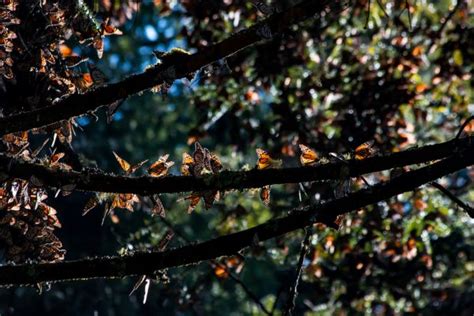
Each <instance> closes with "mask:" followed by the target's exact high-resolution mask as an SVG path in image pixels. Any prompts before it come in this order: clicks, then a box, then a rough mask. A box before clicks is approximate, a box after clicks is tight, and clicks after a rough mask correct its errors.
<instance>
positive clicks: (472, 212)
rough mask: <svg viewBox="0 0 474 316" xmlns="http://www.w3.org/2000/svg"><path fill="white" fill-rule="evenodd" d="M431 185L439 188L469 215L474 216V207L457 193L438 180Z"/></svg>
mask: <svg viewBox="0 0 474 316" xmlns="http://www.w3.org/2000/svg"><path fill="white" fill-rule="evenodd" d="M431 186H433V187H434V188H436V189H438V190H439V191H440V192H442V193H443V194H444V195H445V196H446V197H448V198H449V199H450V200H451V201H453V202H454V203H456V204H457V205H459V206H460V207H461V208H462V209H463V210H464V211H466V213H467V214H468V215H469V217H471V218H474V208H472V207H471V206H469V205H468V204H466V203H464V202H463V201H462V200H461V199H460V198H458V197H457V196H456V195H454V194H453V193H452V192H451V191H449V190H448V189H446V188H445V187H443V186H442V185H441V184H439V183H438V182H431Z"/></svg>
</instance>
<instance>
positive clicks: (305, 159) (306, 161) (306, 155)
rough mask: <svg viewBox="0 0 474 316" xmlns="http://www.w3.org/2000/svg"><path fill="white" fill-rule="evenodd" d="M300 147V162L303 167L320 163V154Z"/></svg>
mask: <svg viewBox="0 0 474 316" xmlns="http://www.w3.org/2000/svg"><path fill="white" fill-rule="evenodd" d="M299 146H300V150H301V155H300V161H301V164H302V165H303V166H312V165H315V164H316V163H317V162H318V161H319V156H318V153H316V152H315V151H314V150H312V149H311V148H309V147H307V146H305V145H303V144H300V145H299Z"/></svg>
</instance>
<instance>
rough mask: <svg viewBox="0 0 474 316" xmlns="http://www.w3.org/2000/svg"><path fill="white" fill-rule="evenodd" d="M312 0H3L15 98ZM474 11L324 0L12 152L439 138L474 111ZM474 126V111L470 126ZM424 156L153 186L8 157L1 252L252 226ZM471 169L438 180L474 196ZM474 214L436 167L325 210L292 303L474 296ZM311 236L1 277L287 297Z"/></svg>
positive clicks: (11, 309)
mask: <svg viewBox="0 0 474 316" xmlns="http://www.w3.org/2000/svg"><path fill="white" fill-rule="evenodd" d="M297 2H299V1H290V0H285V1H278V2H276V1H274V3H270V2H263V1H254V2H252V1H241V0H232V1H202V0H182V1H170V0H155V1H153V2H144V3H135V2H133V1H122V2H120V3H119V2H114V1H103V0H100V1H94V2H92V1H91V2H84V3H83V2H82V1H66V0H59V1H49V0H48V1H43V2H41V4H38V3H37V2H35V1H21V2H20V1H15V0H10V1H3V3H0V21H1V24H0V74H1V75H2V76H3V78H2V79H0V111H1V112H0V116H3V117H8V116H9V115H14V114H18V113H20V112H23V111H31V110H35V109H38V108H42V107H44V106H45V105H50V104H52V103H54V102H58V100H62V99H65V98H67V97H68V96H69V95H74V94H76V93H88V92H90V91H94V89H97V88H98V87H101V86H104V85H105V84H106V83H107V82H115V81H120V80H121V79H123V77H125V76H126V75H128V74H130V73H135V72H146V71H147V69H150V68H153V67H155V66H156V65H158V66H159V65H160V64H165V65H167V64H173V63H177V64H180V63H183V64H184V63H186V62H187V60H188V59H187V58H189V56H191V57H192V53H194V52H198V51H200V50H202V49H204V48H206V47H209V46H210V45H212V44H213V43H216V42H218V41H221V40H224V39H226V38H228V37H229V36H230V35H231V34H232V33H235V32H237V31H240V30H244V29H246V28H249V27H251V26H252V25H254V24H255V23H257V22H259V21H262V20H263V19H264V18H266V17H267V16H271V14H275V13H278V12H288V10H290V8H291V7H292V6H293V5H295V4H296V3H297ZM472 20H473V11H472V8H471V7H470V6H469V3H468V2H466V1H463V0H457V1H456V2H452V1H449V0H443V1H438V2H435V3H429V2H427V1H392V0H387V1H366V0H358V1H353V2H350V3H349V5H348V7H347V8H345V9H344V10H340V9H338V8H332V10H331V7H329V9H328V10H326V11H325V12H323V13H321V14H317V15H315V17H314V18H311V19H308V20H305V21H301V23H299V24H298V25H293V26H291V27H290V28H288V29H285V30H284V31H282V32H280V33H276V34H266V35H265V36H263V38H264V40H263V41H259V42H258V43H256V44H255V45H253V46H251V47H250V48H247V49H245V50H241V51H239V52H236V53H235V54H232V55H230V56H228V57H225V58H222V59H221V60H219V61H217V62H215V63H213V64H211V65H208V66H207V67H204V68H202V69H200V70H199V71H198V72H197V73H196V74H194V76H189V78H183V79H180V80H174V81H173V80H171V81H169V82H168V81H165V82H164V83H162V84H160V85H159V86H156V87H155V88H153V89H152V91H150V92H143V93H140V94H139V95H137V96H131V97H130V98H128V99H126V100H125V99H124V100H117V101H116V102H114V103H111V104H108V105H106V106H105V111H101V110H98V111H93V112H90V113H87V114H86V115H83V116H80V117H76V118H71V119H70V120H68V121H62V122H60V123H56V124H53V125H50V126H48V127H43V128H37V129H34V130H32V131H29V132H25V133H16V134H8V135H4V136H3V145H2V146H3V148H1V153H2V154H6V155H8V156H9V157H14V158H15V159H22V160H24V161H27V162H31V163H35V164H40V165H42V166H46V167H49V168H51V169H53V170H60V171H70V170H74V171H78V172H80V171H84V170H85V169H82V168H89V169H87V170H93V171H94V172H96V171H100V170H105V171H106V172H115V173H117V174H119V173H121V174H122V175H125V176H141V175H150V176H153V177H158V178H161V177H169V176H176V175H178V174H183V175H188V176H192V177H195V178H202V179H204V181H206V180H205V179H208V178H207V177H209V176H212V175H214V174H218V173H219V172H220V171H221V169H223V170H226V169H228V170H249V169H252V168H254V169H272V168H281V166H280V165H281V164H282V165H283V167H300V166H305V167H306V168H311V167H312V166H315V165H325V164H330V163H336V162H339V161H341V160H344V161H345V160H351V159H355V160H365V159H367V158H368V157H372V156H377V155H379V154H389V153H393V152H400V151H404V150H410V149H413V148H414V147H416V146H420V147H421V146H423V145H426V144H429V143H433V142H435V143H439V142H442V141H446V140H449V139H451V138H453V137H454V136H455V135H456V133H457V132H458V130H459V128H460V122H462V121H463V120H464V119H465V118H468V117H469V116H472V115H473V114H474V108H473V95H472V93H473V90H472V72H473V56H474V47H473V45H470V39H471V38H473V27H472ZM25 22H27V23H25ZM119 29H120V30H119ZM122 33H123V35H122V36H109V35H121V34H122ZM178 49H180V50H178ZM163 52H169V53H163ZM173 52H174V53H173ZM176 52H180V53H178V54H176ZM473 129H474V121H472V122H471V123H470V124H467V125H466V126H465V128H464V131H465V133H470V132H472V130H473ZM463 136H464V135H463ZM46 141H47V143H45V142H46ZM366 142H368V143H366ZM201 144H202V145H201ZM361 144H362V145H361ZM369 145H370V146H369ZM361 146H362V147H361ZM208 148H209V149H208ZM369 148H370V150H369ZM193 150H194V152H193ZM256 151H257V152H256ZM187 152H190V153H191V154H190V155H187V156H186V155H184V154H185V153H187ZM181 158H183V159H182V160H183V161H182V163H181ZM146 160H149V161H146ZM117 161H118V164H117ZM140 161H142V162H143V163H137V164H135V165H134V163H131V162H140ZM428 161H429V159H427V163H428ZM173 162H174V163H173ZM143 166H145V167H143ZM254 166H255V167H254ZM419 167H421V166H410V167H408V166H406V167H404V168H395V169H393V170H386V171H381V172H375V173H371V174H369V175H364V177H359V178H353V179H350V178H348V177H347V176H344V175H342V176H341V179H339V180H332V181H318V182H311V183H308V182H303V183H299V184H291V183H288V184H275V185H271V187H270V186H265V187H257V188H255V189H251V190H234V191H228V192H219V191H217V190H216V191H212V190H211V191H205V192H192V193H190V194H188V193H184V192H183V193H179V194H166V195H165V194H161V195H157V194H155V195H150V196H137V195H135V194H130V193H117V192H112V193H110V192H106V193H104V192H102V193H100V192H98V193H92V195H91V194H90V193H84V192H78V191H76V190H75V187H74V186H64V185H59V184H58V186H57V187H55V188H46V187H44V186H43V183H41V181H38V180H37V179H36V178H35V176H34V175H32V177H31V178H28V179H15V178H9V177H8V175H5V176H4V175H3V173H0V180H1V181H2V187H0V232H1V236H0V248H2V249H3V251H4V255H3V260H4V263H11V262H15V263H22V262H25V261H26V260H33V261H43V262H44V261H47V262H52V261H61V260H63V256H64V249H63V248H65V249H66V250H67V251H68V252H67V254H66V259H77V258H83V257H87V256H95V255H114V254H116V255H120V256H126V255H130V254H133V253H137V252H139V251H163V250H165V249H170V248H174V247H180V246H183V245H187V244H193V243H195V242H197V241H203V240H208V239H211V238H215V237H218V236H225V235H228V234H231V233H234V232H238V231H242V230H245V229H248V228H251V227H254V226H257V225H259V224H262V223H264V222H266V221H268V220H271V219H273V218H276V217H282V216H284V215H286V214H287V213H288V211H290V210H293V209H295V208H297V207H299V206H310V207H318V205H321V204H323V203H324V202H327V201H331V200H334V199H338V198H341V197H344V196H346V195H347V194H348V193H349V192H352V191H356V190H360V189H363V188H366V187H369V188H370V186H373V185H375V184H377V183H380V182H382V181H390V180H391V179H393V178H395V177H396V176H397V175H399V174H403V173H408V172H409V171H411V170H415V169H418V168H419ZM1 170H2V172H3V169H1ZM473 176H474V174H473V171H472V167H470V168H468V169H465V170H461V171H459V172H457V173H454V174H452V175H448V176H446V177H444V178H443V179H442V180H440V181H439V182H440V183H441V184H442V185H443V186H444V187H446V188H447V189H448V190H449V191H450V192H452V193H453V194H454V195H456V196H458V197H459V198H460V199H461V200H468V201H472V200H473V197H474V191H473V189H472V179H473ZM46 190H48V191H49V194H48V195H49V198H48V199H47V200H46ZM71 192H73V193H72V194H70V193H71ZM60 193H61V194H60ZM69 194H70V195H69ZM63 195H64V196H63ZM270 196H271V198H270ZM28 197H31V198H28ZM201 200H203V203H202V205H201V206H199V205H198V203H199V202H200V201H201ZM46 203H47V204H46ZM100 204H102V205H100ZM53 207H54V208H53ZM120 208H122V209H128V210H129V211H132V212H123V211H122V210H119V209H120ZM54 209H57V210H58V211H57V214H56V211H55V210H54ZM135 210H136V211H135ZM193 210H194V212H191V211H193ZM83 211H84V213H87V215H86V216H85V217H81V213H82V212H83ZM188 213H191V214H189V215H188ZM56 215H57V217H58V218H59V220H58V219H57V218H56ZM154 215H158V216H154ZM101 219H102V221H101ZM12 222H13V223H14V224H12ZM60 223H61V224H62V228H61V229H57V228H59V227H60V226H61V224H60ZM101 223H102V224H103V226H101ZM472 224H473V222H472V218H469V217H468V216H467V215H466V214H465V213H464V211H463V210H462V209H461V208H460V207H459V205H457V204H456V203H455V202H454V201H453V200H452V199H450V198H447V197H446V196H445V195H443V194H442V193H441V192H440V191H439V190H437V189H435V188H433V187H431V186H429V185H426V186H423V187H420V188H418V189H416V190H415V191H411V192H407V193H404V194H400V195H397V196H396V197H392V198H390V199H388V200H385V201H381V202H378V203H376V204H373V205H371V206H367V207H364V208H363V209H360V210H358V211H355V212H352V213H350V214H346V215H343V216H340V217H338V219H337V221H336V223H335V225H333V226H334V227H328V226H326V225H323V224H315V225H314V227H313V238H312V241H311V245H310V247H309V248H310V249H309V252H308V255H307V257H306V258H305V260H304V261H303V266H302V277H301V281H300V282H299V287H298V291H297V292H298V296H297V297H296V306H295V310H294V314H295V315H299V314H308V315H332V314H337V315H345V314H352V313H354V314H365V313H367V314H368V313H375V314H377V315H393V314H405V313H414V314H428V315H431V314H451V313H452V314H460V315H461V314H462V315H464V314H465V315H468V314H469V313H472V311H473V310H474V305H473V303H472V300H471V299H470V298H471V297H472V295H473V294H474V283H473V281H472V280H473V271H474V263H473V262H474V259H473V254H474V253H473V249H474V244H473V236H474V230H473V225H472ZM25 227H26V228H25ZM41 232H43V233H41ZM170 232H173V235H171V234H170ZM29 234H30V235H31V236H29ZM303 239H304V232H303V231H294V232H292V233H289V234H286V235H283V236H279V237H276V238H274V239H272V240H269V241H266V242H259V241H258V240H256V241H255V243H254V244H253V245H252V247H250V248H247V249H246V250H244V251H241V252H240V253H236V254H235V255H234V256H232V257H225V258H215V259H214V260H212V261H210V262H208V263H201V264H199V265H193V266H185V267H176V268H170V269H168V270H166V271H163V270H162V271H157V272H156V274H155V275H150V276H145V278H143V277H137V278H125V279H122V280H89V281H87V282H75V283H58V284H52V285H51V288H50V289H49V284H42V285H40V287H41V288H43V289H45V290H46V289H48V291H45V292H44V293H42V294H41V295H38V294H36V293H35V291H34V289H32V288H21V287H15V288H10V289H1V291H2V293H3V294H2V297H3V298H2V300H0V306H1V310H5V311H6V312H7V314H8V313H10V314H15V315H16V314H30V313H32V312H33V311H36V312H42V313H48V314H49V313H54V312H55V313H59V314H62V313H68V314H71V313H72V312H74V313H77V314H81V315H82V314H89V313H92V312H94V311H97V312H98V313H99V314H110V315H129V314H131V313H138V312H142V313H157V312H160V313H163V314H186V315H187V314H199V315H200V314H206V315H208V314H209V315H214V314H216V315H217V314H218V315H221V314H236V315H240V314H262V313H268V312H271V311H272V310H274V311H275V314H280V313H281V314H283V313H284V312H285V308H286V306H287V305H286V302H287V301H288V299H289V295H290V293H291V291H290V288H291V286H293V284H294V274H295V270H296V267H297V262H298V260H299V256H298V255H299V252H300V244H301V241H302V240H303ZM60 240H61V241H60ZM61 242H62V243H61ZM137 281H142V282H143V283H140V282H138V283H137ZM144 281H146V282H144ZM148 282H151V285H150V284H148V285H149V286H150V288H149V290H148V294H145V296H147V299H146V301H147V302H146V304H142V300H143V294H144V293H143V292H144V289H145V287H147V286H146V284H147V283H148ZM134 285H136V288H137V290H136V291H135V292H134V293H133V294H132V295H130V296H128V294H129V293H130V291H131V290H132V289H133V288H134ZM20 302H21V303H20Z"/></svg>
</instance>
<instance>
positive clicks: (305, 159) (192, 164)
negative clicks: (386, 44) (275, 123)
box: [83, 141, 376, 223]
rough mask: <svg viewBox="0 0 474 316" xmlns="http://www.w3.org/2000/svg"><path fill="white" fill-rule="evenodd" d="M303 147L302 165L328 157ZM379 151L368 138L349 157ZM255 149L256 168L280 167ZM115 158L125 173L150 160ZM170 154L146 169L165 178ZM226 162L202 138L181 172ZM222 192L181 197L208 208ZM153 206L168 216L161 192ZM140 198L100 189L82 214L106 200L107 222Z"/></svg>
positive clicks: (266, 194) (263, 194)
mask: <svg viewBox="0 0 474 316" xmlns="http://www.w3.org/2000/svg"><path fill="white" fill-rule="evenodd" d="M299 148H300V150H301V154H300V162H301V165H302V166H315V165H317V164H319V163H325V162H327V161H328V159H327V158H324V157H321V156H320V155H318V153H317V152H316V151H315V150H313V149H311V148H309V147H308V146H306V145H303V144H300V145H299ZM375 152H376V150H375V148H374V142H373V141H370V142H365V143H363V144H361V145H359V146H358V147H357V148H356V149H355V150H354V151H353V152H352V154H351V156H350V158H353V159H356V160H362V159H365V158H368V157H370V156H372V155H373V154H374V153H375ZM256 153H257V156H258V160H257V164H256V169H259V170H263V169H269V168H278V167H280V166H281V165H282V161H281V160H277V159H273V158H272V157H271V156H270V154H269V153H268V152H267V151H265V150H263V149H261V148H257V149H256ZM113 154H114V156H115V159H116V160H117V162H118V163H119V165H120V167H121V168H122V170H123V171H124V172H125V175H127V176H129V175H131V174H133V173H134V172H136V171H137V170H138V169H139V168H141V167H142V166H143V165H144V164H145V163H147V162H148V160H144V161H142V162H140V163H137V164H135V165H131V164H130V163H129V162H127V161H126V160H125V159H123V158H121V157H120V156H119V155H118V154H117V153H115V152H113ZM332 155H333V157H334V158H337V159H340V160H344V158H341V157H339V156H337V155H335V154H332ZM168 158H169V154H165V155H163V156H161V157H160V158H159V159H158V160H157V161H155V162H154V163H152V164H151V165H150V167H148V169H147V173H148V174H149V175H150V176H151V177H156V178H162V177H165V176H167V175H168V173H169V170H170V168H171V167H172V166H174V165H175V163H174V162H173V161H168ZM222 168H223V166H222V163H221V160H220V158H219V157H218V156H217V155H216V154H214V153H212V152H210V151H209V150H208V149H207V148H204V147H203V146H202V145H201V144H200V143H199V142H196V143H195V144H194V153H193V154H192V155H190V154H188V153H186V152H185V153H183V156H182V164H181V168H180V171H181V174H182V175H183V176H192V177H196V178H199V177H205V176H208V175H212V174H218V173H219V172H220V171H221V170H222ZM221 194H222V193H221V192H220V191H218V190H207V191H203V192H193V193H191V194H190V195H188V196H186V197H184V198H181V199H180V200H181V201H182V200H187V201H189V206H188V213H191V212H193V211H194V210H195V209H196V207H197V205H198V204H199V202H200V201H201V199H202V200H203V201H204V207H205V208H206V209H209V208H210V207H212V205H213V204H214V202H215V201H219V200H220V197H221ZM150 198H151V201H152V203H153V207H152V209H151V212H152V214H153V215H159V216H163V217H164V216H165V209H164V207H163V203H162V202H161V200H160V197H159V195H158V194H154V195H152V196H151V197H150ZM260 199H261V200H262V202H263V203H264V204H265V205H266V206H268V205H269V204H270V185H267V186H264V187H262V188H261V189H260ZM139 202H140V199H139V198H138V196H137V195H136V194H132V193H113V194H110V193H99V194H98V195H96V196H94V197H92V198H91V199H90V200H89V201H88V202H87V203H86V206H85V208H84V211H83V215H85V214H87V213H88V212H89V211H90V210H92V209H93V208H95V207H96V206H97V205H98V204H99V203H105V212H104V217H103V220H102V223H103V222H104V220H105V218H106V217H107V215H111V214H112V212H113V210H114V209H115V208H122V209H128V210H129V211H133V206H134V204H135V203H139Z"/></svg>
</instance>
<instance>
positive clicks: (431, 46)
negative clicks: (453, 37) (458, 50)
mask: <svg viewBox="0 0 474 316" xmlns="http://www.w3.org/2000/svg"><path fill="white" fill-rule="evenodd" d="M462 3H463V0H458V1H457V2H456V5H455V6H454V8H453V9H452V10H451V11H449V13H448V15H447V16H446V18H444V21H443V22H442V23H441V26H440V27H439V30H438V31H437V32H436V34H435V35H434V36H433V38H432V40H431V43H430V45H428V48H427V50H426V51H427V52H428V53H430V54H431V53H432V51H431V50H432V49H433V47H434V45H435V43H436V41H437V40H438V39H440V38H441V35H442V34H443V32H444V29H445V28H446V26H447V25H448V22H449V21H451V19H452V18H453V16H454V14H455V13H456V11H457V10H459V8H460V7H461V4H462Z"/></svg>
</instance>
